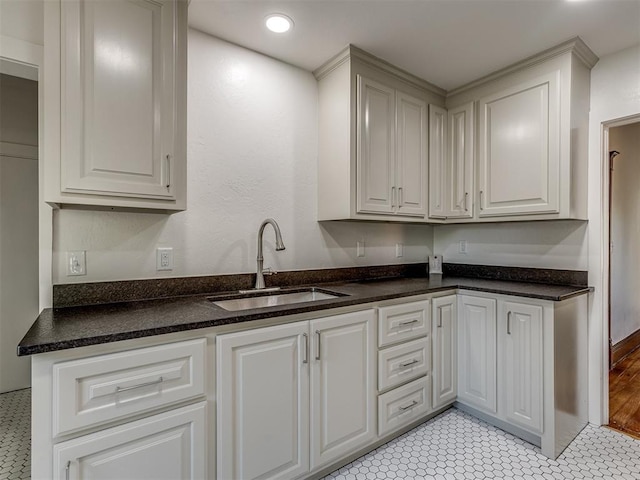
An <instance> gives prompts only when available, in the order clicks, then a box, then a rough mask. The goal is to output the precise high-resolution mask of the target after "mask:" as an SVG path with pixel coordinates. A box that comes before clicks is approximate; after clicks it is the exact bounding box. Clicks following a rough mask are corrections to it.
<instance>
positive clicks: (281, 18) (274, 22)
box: [264, 13, 293, 33]
mask: <svg viewBox="0 0 640 480" xmlns="http://www.w3.org/2000/svg"><path fill="white" fill-rule="evenodd" d="M264 22H265V24H266V25H267V28H268V29H269V30H271V31H272V32H274V33H285V32H288V31H289V30H291V28H292V27H293V20H291V19H290V18H289V17H287V16H286V15H283V14H282V13H273V14H271V15H268V16H267V18H266V19H265V21H264Z"/></svg>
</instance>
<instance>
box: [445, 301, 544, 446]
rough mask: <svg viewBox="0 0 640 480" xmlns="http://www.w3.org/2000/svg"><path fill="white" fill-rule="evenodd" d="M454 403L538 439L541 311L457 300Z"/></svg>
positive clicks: (504, 303)
mask: <svg viewBox="0 0 640 480" xmlns="http://www.w3.org/2000/svg"><path fill="white" fill-rule="evenodd" d="M459 302H460V330H459V355H460V357H459V361H460V372H459V379H460V384H459V391H458V400H459V401H460V402H462V403H464V404H466V405H469V406H471V407H473V408H476V409H478V410H481V411H484V412H487V413H489V414H491V415H494V416H496V417H498V418H500V419H501V420H504V421H506V422H508V423H510V424H513V425H516V426H518V427H520V428H523V429H525V430H527V431H530V432H532V433H537V434H540V433H542V431H543V426H542V406H543V397H542V396H543V384H542V380H543V379H542V373H543V345H542V339H543V337H542V333H543V331H542V321H543V308H542V306H541V305H535V304H532V303H521V302H515V301H512V300H507V299H503V298H499V299H497V300H496V299H494V298H486V297H475V296H471V295H461V296H460V300H459Z"/></svg>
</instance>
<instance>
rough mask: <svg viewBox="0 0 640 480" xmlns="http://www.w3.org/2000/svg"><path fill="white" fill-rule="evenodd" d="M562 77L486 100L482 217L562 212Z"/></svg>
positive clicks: (481, 144)
mask: <svg viewBox="0 0 640 480" xmlns="http://www.w3.org/2000/svg"><path fill="white" fill-rule="evenodd" d="M559 80H560V72H559V71H554V72H551V73H549V74H547V75H544V76H542V77H540V78H535V79H532V80H529V81H527V82H524V83H521V84H519V85H516V86H514V87H510V88H506V89H504V90H501V91H499V92H497V93H494V94H492V95H489V96H487V97H484V98H482V99H481V100H480V101H479V102H478V104H479V111H480V125H479V131H480V134H479V152H480V154H479V170H480V171H479V183H478V187H479V190H480V198H479V201H480V212H479V215H480V216H481V217H484V216H492V215H513V214H530V213H559V211H560V205H559V193H560V192H559V180H560V148H559V147H560V138H559V137H560V135H559V134H560V131H559V128H558V127H559V125H560V92H559Z"/></svg>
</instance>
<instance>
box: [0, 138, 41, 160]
mask: <svg viewBox="0 0 640 480" xmlns="http://www.w3.org/2000/svg"><path fill="white" fill-rule="evenodd" d="M0 156H4V157H13V158H24V159H25V160H38V146H37V145H24V144H22V143H13V142H2V141H0Z"/></svg>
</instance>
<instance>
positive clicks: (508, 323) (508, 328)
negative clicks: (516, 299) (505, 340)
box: [507, 312, 511, 335]
mask: <svg viewBox="0 0 640 480" xmlns="http://www.w3.org/2000/svg"><path fill="white" fill-rule="evenodd" d="M507 335H511V312H508V313H507Z"/></svg>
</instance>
